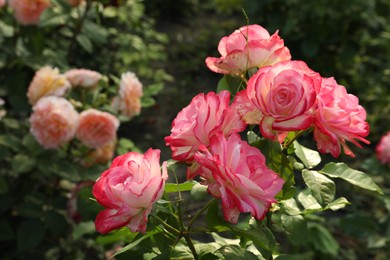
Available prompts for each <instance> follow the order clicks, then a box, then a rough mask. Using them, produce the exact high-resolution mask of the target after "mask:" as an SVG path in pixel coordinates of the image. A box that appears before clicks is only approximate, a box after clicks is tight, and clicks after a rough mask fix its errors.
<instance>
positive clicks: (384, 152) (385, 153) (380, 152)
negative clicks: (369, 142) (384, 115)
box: [376, 131, 390, 166]
mask: <svg viewBox="0 0 390 260" xmlns="http://www.w3.org/2000/svg"><path fill="white" fill-rule="evenodd" d="M376 155H377V158H378V160H379V161H380V162H381V163H383V164H387V165H389V166H390V131H389V132H387V134H385V135H384V136H382V138H381V140H380V141H379V144H378V145H377V146H376Z"/></svg>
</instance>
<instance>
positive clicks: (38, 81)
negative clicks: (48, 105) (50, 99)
mask: <svg viewBox="0 0 390 260" xmlns="http://www.w3.org/2000/svg"><path fill="white" fill-rule="evenodd" d="M69 88H70V83H69V82H68V80H67V79H66V77H65V76H64V75H62V74H60V73H59V71H58V69H57V68H51V67H48V66H46V67H42V68H40V69H39V70H38V71H37V72H36V73H35V76H34V78H33V80H32V81H31V83H30V86H29V87H28V91H27V97H28V100H29V102H30V104H31V105H34V104H35V103H37V101H38V100H39V99H40V98H41V97H43V96H63V95H64V94H65V92H66V91H67V90H68V89H69Z"/></svg>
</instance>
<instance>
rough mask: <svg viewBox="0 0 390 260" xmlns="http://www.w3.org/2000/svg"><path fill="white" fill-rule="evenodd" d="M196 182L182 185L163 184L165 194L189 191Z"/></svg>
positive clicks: (187, 182)
mask: <svg viewBox="0 0 390 260" xmlns="http://www.w3.org/2000/svg"><path fill="white" fill-rule="evenodd" d="M196 183H197V182H196V181H186V182H183V183H179V184H176V183H167V184H165V190H164V191H165V192H167V193H171V192H179V191H189V190H191V189H192V187H194V185H195V184H196Z"/></svg>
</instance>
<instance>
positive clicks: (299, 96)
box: [247, 61, 321, 142]
mask: <svg viewBox="0 0 390 260" xmlns="http://www.w3.org/2000/svg"><path fill="white" fill-rule="evenodd" d="M320 86H321V76H320V75H319V74H318V73H316V72H314V71H312V70H311V69H309V67H307V65H306V63H304V62H303V61H285V62H280V63H277V64H275V65H273V66H267V67H263V68H261V69H260V70H259V71H258V72H257V73H256V74H255V75H253V76H252V77H251V78H250V79H249V81H248V87H247V95H248V97H249V99H250V100H251V102H252V103H253V105H254V106H255V107H257V108H258V109H259V110H260V111H261V113H262V114H263V117H262V119H261V122H260V130H261V133H262V135H263V136H264V137H266V138H271V139H276V138H277V139H278V140H279V142H282V141H283V140H284V138H285V135H286V134H287V131H296V130H304V129H306V128H308V127H310V125H311V124H312V123H313V120H314V119H313V117H314V113H315V104H316V103H315V102H316V93H317V92H318V91H319V89H320Z"/></svg>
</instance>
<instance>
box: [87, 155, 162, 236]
mask: <svg viewBox="0 0 390 260" xmlns="http://www.w3.org/2000/svg"><path fill="white" fill-rule="evenodd" d="M159 160H160V150H158V149H156V150H153V149H149V150H148V151H147V152H146V153H145V154H144V155H142V154H139V153H136V152H129V153H127V154H124V155H121V156H118V157H116V158H115V159H114V161H113V162H112V164H111V166H110V168H109V169H108V170H106V171H105V172H103V174H102V175H101V176H100V178H99V179H98V180H97V181H96V183H95V185H94V186H93V190H92V193H93V195H94V196H95V198H96V199H97V201H98V202H99V203H100V204H101V205H103V206H104V207H105V208H106V209H105V210H103V211H102V212H100V213H99V214H98V215H97V217H96V220H95V226H96V230H97V231H98V232H100V233H102V234H105V233H107V232H109V231H111V230H114V229H117V228H120V227H123V226H127V227H128V228H129V229H130V230H131V231H132V232H143V233H145V231H146V224H147V222H148V215H149V213H150V212H151V210H152V206H153V204H154V203H155V202H156V201H157V200H159V199H160V198H161V196H162V194H163V192H164V185H165V180H166V179H167V178H168V175H167V167H166V162H164V163H163V164H162V170H161V169H160V163H159Z"/></svg>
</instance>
